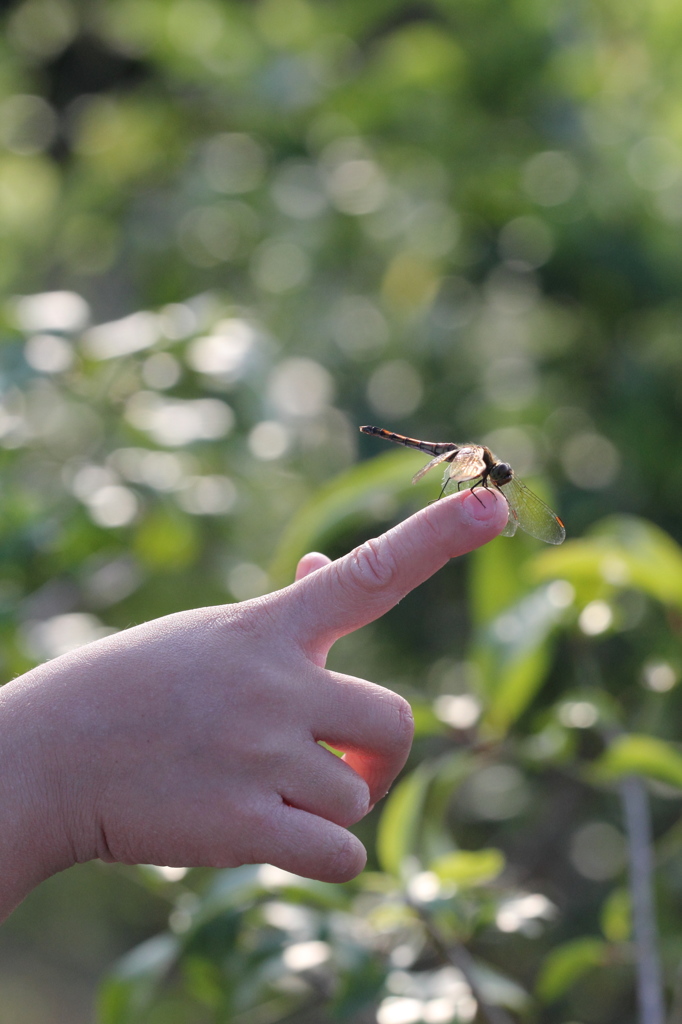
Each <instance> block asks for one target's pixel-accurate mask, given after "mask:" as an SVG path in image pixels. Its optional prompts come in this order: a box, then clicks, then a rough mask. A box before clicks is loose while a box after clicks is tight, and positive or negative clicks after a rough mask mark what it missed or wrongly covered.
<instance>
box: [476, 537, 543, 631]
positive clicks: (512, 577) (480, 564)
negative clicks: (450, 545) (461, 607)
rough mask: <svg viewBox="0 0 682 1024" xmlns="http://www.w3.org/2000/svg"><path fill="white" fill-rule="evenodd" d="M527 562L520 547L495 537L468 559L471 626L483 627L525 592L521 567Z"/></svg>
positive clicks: (522, 546) (526, 587) (503, 538)
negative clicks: (472, 624)
mask: <svg viewBox="0 0 682 1024" xmlns="http://www.w3.org/2000/svg"><path fill="white" fill-rule="evenodd" d="M527 561H528V552H527V550H526V547H525V545H524V544H522V543H521V544H519V543H516V542H514V543H511V542H510V540H509V538H508V537H497V538H496V539H495V540H492V541H490V543H489V544H484V545H483V547H480V548H477V549H476V551H473V552H472V554H471V556H470V560H469V595H470V608H471V616H472V621H473V622H474V625H476V626H478V627H483V626H485V625H487V624H488V623H489V622H490V621H491V619H494V618H495V616H496V615H499V614H500V613H501V612H503V611H504V610H505V609H506V608H509V607H510V606H511V605H513V604H515V603H516V602H517V601H519V600H520V599H521V598H522V597H523V595H524V594H525V593H526V592H527V590H528V584H527V582H526V581H525V580H524V571H523V567H524V566H525V563H526V562H527Z"/></svg>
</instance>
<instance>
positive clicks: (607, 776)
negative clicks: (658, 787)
mask: <svg viewBox="0 0 682 1024" xmlns="http://www.w3.org/2000/svg"><path fill="white" fill-rule="evenodd" d="M591 774H593V776H594V778H595V779H596V780H598V781H602V782H607V781H613V780H616V779H620V778H623V776H626V775H645V776H647V777H649V778H652V779H657V780H659V781H660V782H666V783H668V785H671V786H677V787H679V788H682V752H680V751H679V750H678V749H677V748H676V747H674V746H673V745H672V744H671V743H667V742H666V741H665V740H661V739H657V738H656V737H655V736H645V735H636V734H632V733H631V734H629V735H626V736H619V737H617V739H615V740H613V741H612V743H611V744H610V745H609V747H608V748H607V750H606V751H605V753H604V754H602V756H601V757H600V758H598V760H597V761H595V762H593V763H592V765H591Z"/></svg>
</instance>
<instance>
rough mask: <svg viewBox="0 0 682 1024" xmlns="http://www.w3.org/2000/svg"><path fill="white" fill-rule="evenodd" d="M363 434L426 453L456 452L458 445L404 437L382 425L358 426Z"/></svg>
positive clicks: (449, 442) (450, 442)
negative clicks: (385, 428)
mask: <svg viewBox="0 0 682 1024" xmlns="http://www.w3.org/2000/svg"><path fill="white" fill-rule="evenodd" d="M360 430H361V431H362V433H363V434H373V435H374V436H375V437H383V438H384V440H385V441H394V442H395V444H403V445H405V447H406V448H416V449H417V450H418V451H420V452H426V454H427V455H442V454H443V453H444V452H456V451H457V450H458V449H459V445H457V444H454V443H453V442H452V441H419V440H418V439H417V438H416V437H405V435H404V434H394V433H393V431H392V430H384V429H383V427H371V426H366V427H360Z"/></svg>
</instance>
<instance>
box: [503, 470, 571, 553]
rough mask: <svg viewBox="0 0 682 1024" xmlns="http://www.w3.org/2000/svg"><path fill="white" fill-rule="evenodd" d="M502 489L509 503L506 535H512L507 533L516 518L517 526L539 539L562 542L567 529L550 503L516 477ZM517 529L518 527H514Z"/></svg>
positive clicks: (555, 542)
mask: <svg viewBox="0 0 682 1024" xmlns="http://www.w3.org/2000/svg"><path fill="white" fill-rule="evenodd" d="M500 490H501V491H502V493H503V494H504V496H505V498H506V499H507V503H508V504H509V522H508V523H507V526H506V527H505V531H503V532H504V533H505V536H512V534H508V533H506V530H507V529H508V528H509V523H511V522H512V520H514V522H515V523H516V525H517V526H520V527H521V529H522V530H525V532H526V533H529V534H530V535H531V537H535V538H537V540H544V541H545V543H546V544H561V543H562V542H563V540H564V538H565V537H566V529H565V527H564V524H563V523H562V522H561V520H560V519H559V517H558V515H556V513H554V512H552V510H551V508H550V507H549V505H545V503H544V501H541V500H540V498H538V496H537V494H534V493H533V492H532V491H531V490H530V488H528V487H526V485H525V484H522V483H521V481H520V480H517V479H516V477H512V479H511V480H510V481H509V483H508V484H504V485H503V486H502V487H501V488H500ZM514 529H516V527H515V528H514Z"/></svg>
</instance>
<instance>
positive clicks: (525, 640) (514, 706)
mask: <svg viewBox="0 0 682 1024" xmlns="http://www.w3.org/2000/svg"><path fill="white" fill-rule="evenodd" d="M559 617H560V612H559V610H558V609H557V608H556V606H555V605H554V604H553V603H552V601H551V600H550V596H549V591H548V589H547V588H546V587H539V588H538V589H537V590H535V591H533V592H532V593H531V594H528V595H527V596H526V597H523V598H522V599H521V600H520V601H519V602H518V603H517V604H515V605H512V606H511V607H509V608H507V609H506V610H505V611H503V612H502V613H501V614H500V615H498V616H497V617H496V618H495V619H493V620H492V621H491V622H490V623H489V624H488V626H487V628H486V629H484V630H482V631H480V633H479V636H478V639H477V641H476V643H475V646H474V649H473V654H472V660H474V661H475V663H476V664H477V665H478V667H479V669H480V680H481V687H482V691H483V696H484V697H485V701H486V708H485V711H484V715H483V718H482V722H481V725H482V727H483V728H484V729H486V730H489V731H490V732H492V733H494V734H500V733H504V732H505V731H506V730H507V729H508V728H509V727H510V725H511V724H512V723H513V722H515V721H516V720H517V719H518V717H519V715H521V714H522V713H523V712H524V711H525V709H526V707H527V706H528V704H529V703H530V701H531V700H532V699H533V697H534V696H535V694H536V692H537V690H538V689H539V687H540V686H541V685H542V683H543V681H544V679H545V677H546V674H547V669H548V666H549V660H550V649H549V646H548V640H549V638H550V634H551V632H552V630H553V629H554V628H555V626H556V623H557V621H558V619H559Z"/></svg>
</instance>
